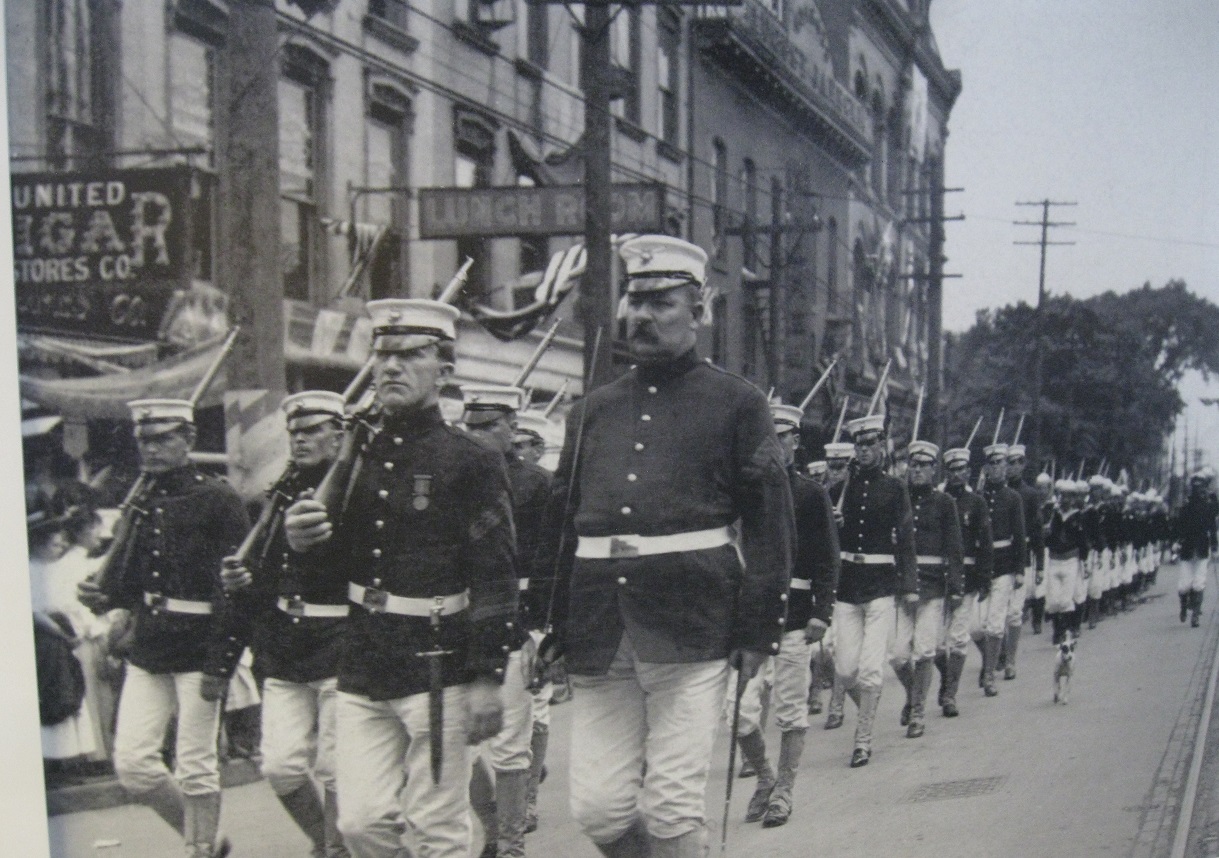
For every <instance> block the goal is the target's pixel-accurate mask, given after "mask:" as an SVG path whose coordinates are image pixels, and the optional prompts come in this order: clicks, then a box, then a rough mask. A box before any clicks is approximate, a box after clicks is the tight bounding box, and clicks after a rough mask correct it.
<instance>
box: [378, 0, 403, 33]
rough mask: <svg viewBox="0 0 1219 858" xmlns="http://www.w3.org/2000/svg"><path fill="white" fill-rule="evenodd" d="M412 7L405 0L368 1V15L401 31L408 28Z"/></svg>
mask: <svg viewBox="0 0 1219 858" xmlns="http://www.w3.org/2000/svg"><path fill="white" fill-rule="evenodd" d="M409 12H410V7H409V6H408V5H407V4H406V3H405V2H404V0H368V14H369V15H371V16H372V17H374V18H379V19H380V20H382V21H384V22H385V23H386V24H389V25H391V26H393V27H397V28H398V29H399V30H405V29H406V28H407V20H408V14H409Z"/></svg>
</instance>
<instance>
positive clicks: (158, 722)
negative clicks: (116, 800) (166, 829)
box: [114, 663, 220, 796]
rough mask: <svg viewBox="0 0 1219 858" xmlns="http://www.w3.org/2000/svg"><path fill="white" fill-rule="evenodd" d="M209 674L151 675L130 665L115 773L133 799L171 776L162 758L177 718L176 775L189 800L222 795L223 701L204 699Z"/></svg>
mask: <svg viewBox="0 0 1219 858" xmlns="http://www.w3.org/2000/svg"><path fill="white" fill-rule="evenodd" d="M202 681H203V674H202V673H201V672H199V671H193V672H191V673H149V672H148V671H146V670H141V669H140V668H138V667H136V666H135V665H134V664H130V663H129V664H128V665H127V675H126V678H125V679H124V680H123V691H122V695H121V696H120V697H119V711H118V722H117V724H116V729H115V736H114V769H115V772H116V773H117V774H118V778H119V783H121V784H122V785H123V788H124V789H126V790H127V791H128V792H130V793H132V794H133V795H136V796H139V795H140V794H142V793H147V792H150V791H151V790H153V789H156V788H158V787H160V786H161V785H162V784H164V783H166V782H168V781H169V779H170V777H171V775H170V772H169V769H168V768H166V767H165V762H164V760H163V759H162V758H161V747H162V745H163V744H164V743H165V729H166V727H168V726H169V719H170V718H173V717H174V714H175V713H177V738H176V744H175V745H174V772H173V777H175V778H177V780H178V785H179V786H180V787H181V789H182V794H183V795H188V796H191V795H207V794H210V793H215V792H219V791H220V761H219V757H218V754H217V749H216V740H217V735H218V732H219V729H220V701H218V700H217V701H215V702H212V703H208V702H207V701H205V700H204V699H203V698H202V697H201V696H200V695H199V687H200V685H201V684H202Z"/></svg>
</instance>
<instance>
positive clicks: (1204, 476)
mask: <svg viewBox="0 0 1219 858" xmlns="http://www.w3.org/2000/svg"><path fill="white" fill-rule="evenodd" d="M1209 488H1210V473H1209V471H1207V470H1200V471H1197V472H1195V473H1194V474H1193V476H1191V477H1190V478H1189V496H1188V497H1186V499H1185V503H1183V504H1182V505H1181V508H1180V509H1179V510H1177V518H1176V526H1175V528H1174V534H1173V535H1174V537H1175V538H1176V540H1177V542H1178V544H1179V545H1180V546H1181V574H1180V577H1179V578H1178V579H1177V595H1178V597H1179V598H1180V600H1181V622H1185V618H1186V616H1187V615H1191V618H1190V625H1191V626H1193V627H1194V628H1197V627H1198V626H1199V625H1200V624H1201V617H1202V591H1203V590H1204V589H1205V587H1206V566H1207V561H1208V560H1209V559H1210V558H1211V557H1215V556H1216V555H1217V554H1219V531H1217V530H1216V522H1215V516H1216V513H1217V512H1219V510H1216V508H1215V501H1214V496H1213V495H1211V494H1210V492H1209Z"/></svg>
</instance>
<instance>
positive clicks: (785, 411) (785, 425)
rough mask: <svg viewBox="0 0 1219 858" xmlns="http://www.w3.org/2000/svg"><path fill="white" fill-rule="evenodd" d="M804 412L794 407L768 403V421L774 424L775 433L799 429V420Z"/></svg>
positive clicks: (779, 403)
mask: <svg viewBox="0 0 1219 858" xmlns="http://www.w3.org/2000/svg"><path fill="white" fill-rule="evenodd" d="M803 417H804V412H803V411H801V410H800V409H799V408H797V407H796V406H794V405H784V404H783V403H781V402H772V403H770V419H771V420H773V421H774V423H775V432H779V433H783V432H790V431H791V430H793V429H799V428H800V420H801V419H802V418H803Z"/></svg>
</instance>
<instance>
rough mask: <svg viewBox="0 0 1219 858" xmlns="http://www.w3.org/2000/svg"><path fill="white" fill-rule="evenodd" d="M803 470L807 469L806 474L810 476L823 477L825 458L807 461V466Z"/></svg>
mask: <svg viewBox="0 0 1219 858" xmlns="http://www.w3.org/2000/svg"><path fill="white" fill-rule="evenodd" d="M805 470H807V471H808V475H809V476H810V477H824V476H825V471H826V465H825V459H819V460H817V461H816V462H809V463H808V467H807V468H806V469H805Z"/></svg>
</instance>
